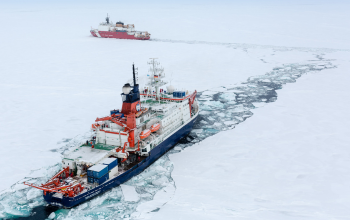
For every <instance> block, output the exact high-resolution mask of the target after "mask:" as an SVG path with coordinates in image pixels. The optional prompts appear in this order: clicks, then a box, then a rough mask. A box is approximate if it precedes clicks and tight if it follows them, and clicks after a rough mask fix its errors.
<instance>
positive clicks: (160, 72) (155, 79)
mask: <svg viewBox="0 0 350 220" xmlns="http://www.w3.org/2000/svg"><path fill="white" fill-rule="evenodd" d="M150 59H151V61H150V62H148V64H150V65H151V67H150V69H149V70H148V71H149V72H150V83H148V85H149V86H153V87H155V90H156V99H159V98H160V93H159V87H161V86H163V85H165V84H166V82H164V81H163V80H162V79H163V78H164V77H165V74H164V68H163V67H158V66H159V62H157V61H156V59H157V58H150Z"/></svg>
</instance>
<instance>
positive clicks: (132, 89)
mask: <svg viewBox="0 0 350 220" xmlns="http://www.w3.org/2000/svg"><path fill="white" fill-rule="evenodd" d="M149 64H150V65H151V66H150V70H149V74H148V78H147V80H148V82H147V83H146V85H145V87H143V88H142V90H140V88H139V84H137V80H136V72H135V68H134V65H133V83H132V85H130V84H128V83H127V84H125V85H124V86H123V88H122V94H121V96H122V101H123V105H122V108H121V110H119V109H118V110H117V109H114V110H111V111H110V114H109V115H108V116H106V117H102V118H96V120H95V123H93V124H92V126H91V130H92V135H91V138H90V139H89V140H86V141H85V142H84V143H82V144H81V145H80V146H79V147H77V148H74V149H73V150H71V151H70V152H68V153H66V154H64V157H63V159H62V170H61V171H60V172H58V173H57V174H56V175H54V176H53V177H52V178H50V179H49V180H48V181H47V182H46V183H45V184H41V185H35V184H32V183H26V182H25V183H24V184H26V185H29V186H31V187H34V188H37V189H41V190H43V196H44V199H45V201H46V202H47V203H48V204H50V205H54V206H59V207H64V208H71V207H73V206H76V205H78V204H80V203H82V202H84V201H87V200H89V199H91V198H93V197H95V196H97V195H99V194H101V193H103V192H105V191H106V190H109V189H111V188H113V187H116V186H119V185H120V184H122V183H124V182H126V181H127V180H129V179H130V178H132V177H134V176H135V175H138V174H139V173H141V172H142V171H143V170H144V169H146V168H147V167H148V166H149V165H151V164H152V163H153V162H154V161H156V160H157V159H158V158H159V157H161V156H162V155H163V154H164V153H166V152H167V151H168V150H169V149H170V148H172V147H173V146H174V145H175V144H176V143H177V142H178V141H179V140H180V139H182V138H183V137H185V136H186V135H188V134H189V132H190V131H191V129H192V127H193V125H194V123H195V121H196V119H197V117H198V114H199V105H198V102H197V100H196V94H197V92H196V91H193V92H189V91H184V90H175V89H174V87H173V86H171V85H170V86H167V87H166V84H167V82H166V81H165V73H164V69H163V68H161V67H160V66H159V63H158V62H157V61H156V60H155V59H154V58H152V59H151V61H150V62H149Z"/></svg>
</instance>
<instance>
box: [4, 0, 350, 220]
mask: <svg viewBox="0 0 350 220" xmlns="http://www.w3.org/2000/svg"><path fill="white" fill-rule="evenodd" d="M307 3H309V4H307ZM0 6H1V7H0V12H1V17H2V19H0V24H1V27H2V28H3V30H6V33H12V34H2V35H1V36H0V40H1V42H2V45H1V50H2V53H1V55H0V57H1V63H0V69H1V76H2V77H1V79H2V80H1V87H0V91H1V96H0V101H1V105H0V106H1V107H0V109H1V114H0V122H1V124H2V125H3V126H2V127H1V129H2V130H1V132H0V135H1V136H0V137H1V140H2V146H1V156H0V158H1V160H0V165H1V167H2V169H0V181H1V184H0V191H1V192H0V219H6V218H14V217H28V219H30V218H32V219H38V218H36V217H38V216H39V213H34V212H35V211H33V210H39V209H38V208H42V207H44V208H43V209H45V208H46V207H45V203H44V201H43V198H42V196H41V194H40V191H39V190H35V189H30V188H28V187H26V186H23V185H22V184H21V183H22V182H23V181H29V182H33V183H38V184H39V183H43V182H45V181H46V180H47V179H48V178H49V177H50V176H52V175H53V174H54V173H55V172H57V170H59V169H60V165H59V163H60V160H61V155H62V154H63V153H64V152H66V151H67V150H69V149H71V148H72V147H74V146H76V145H78V144H79V143H81V142H82V141H84V140H85V139H86V137H88V136H89V130H88V129H89V127H90V126H91V123H92V122H93V121H94V119H95V118H96V117H101V116H104V115H106V114H108V112H109V110H110V109H114V108H118V106H117V105H118V103H120V101H121V97H120V96H119V94H120V92H121V91H119V88H121V86H122V85H123V84H124V83H125V82H126V81H128V80H129V79H128V77H126V75H127V76H129V75H128V73H130V68H131V64H132V63H135V64H136V66H137V67H138V68H139V75H140V76H142V74H146V71H147V67H146V63H147V61H148V58H149V57H158V58H159V59H160V61H161V62H162V64H163V66H164V67H165V70H166V71H167V73H169V74H171V75H172V78H173V79H172V84H174V85H175V86H179V87H185V88H190V89H197V91H198V92H199V93H198V100H199V103H200V106H201V112H200V116H199V118H198V120H197V123H196V125H195V127H194V129H193V131H192V132H191V134H190V135H189V136H188V137H186V138H185V139H183V140H182V141H181V142H180V143H179V144H178V145H177V146H176V148H174V150H172V151H170V152H169V153H168V154H167V155H165V156H163V157H162V158H160V159H159V160H158V161H157V162H156V163H155V164H153V165H152V166H150V167H149V168H148V169H146V170H145V171H144V172H143V173H142V174H140V175H138V176H136V177H134V178H132V179H131V180H130V181H128V182H127V183H125V184H126V186H127V187H126V188H128V189H132V190H131V194H127V195H126V194H125V195H124V191H123V190H122V187H117V188H114V189H113V190H111V191H108V192H106V193H104V194H103V195H101V196H98V197H96V198H94V199H92V200H90V201H88V202H86V203H84V204H82V205H79V206H77V207H74V208H73V209H70V210H64V209H56V210H49V211H47V214H46V216H45V217H44V218H55V219H148V218H152V219H179V218H182V219H196V218H201V219H219V218H220V219H232V218H237V219H247V218H248V219H256V218H260V219H290V218H296V219H332V218H333V219H342V218H348V217H349V216H350V213H348V211H347V208H346V204H349V200H348V198H349V196H348V194H349V192H348V190H347V188H348V187H347V186H348V185H349V178H348V175H347V170H348V168H349V164H348V162H347V158H348V152H347V147H346V143H349V142H350V141H349V138H348V135H347V133H349V120H348V119H349V118H348V117H349V116H348V111H349V105H348V104H347V101H346V100H348V99H349V92H348V89H347V88H348V82H349V77H348V74H346V73H347V72H348V70H349V68H350V67H349V57H350V56H349V51H348V49H350V45H349V41H348V39H349V37H350V36H349V35H350V33H349V30H348V29H346V27H347V26H348V25H349V20H350V18H349V16H350V13H349V5H348V4H347V3H346V2H345V3H341V2H334V1H332V2H331V1H322V2H319V1H317V2H316V1H306V2H305V1H303V2H298V1H293V2H290V3H287V2H285V3H284V4H282V3H279V4H277V3H275V2H269V1H266V2H265V3H258V2H254V3H249V2H248V3H240V4H238V3H227V2H215V4H214V3H211V2H206V3H203V2H192V3H191V2H186V4H182V3H181V2H179V3H155V2H147V4H146V3H139V4H137V5H131V3H118V4H117V3H113V2H111V3H108V4H104V3H99V4H92V3H84V7H82V6H81V5H80V4H79V3H67V2H61V3H55V4H54V3H52V4H49V3H46V4H44V3H40V2H33V3H32V4H29V3H23V4H15V3H11V4H10V3H7V4H6V3H4V2H2V3H0ZM112 8H113V9H112ZM124 8H128V10H124ZM107 12H108V13H109V14H110V15H111V17H112V19H113V20H124V21H125V22H132V23H135V25H136V26H137V27H138V29H140V30H143V29H144V30H148V31H149V32H150V33H152V36H151V39H152V40H151V41H143V42H138V41H124V40H116V39H96V38H93V37H90V36H89V29H90V26H94V25H97V24H98V23H99V22H100V21H101V20H102V19H103V18H104V16H105V14H106V13H107ZM208 14H210V15H211V16H208ZM62 15H64V16H62ZM336 15H337V16H336ZM160 17H161V19H159V18H160ZM14 24H21V25H14ZM180 24H181V25H180ZM39 27H41V28H40V29H38V28H39ZM44 27H45V28H44ZM208 27H215V28H216V29H215V31H208ZM19 29H20V31H21V32H20V33H22V34H13V33H19V32H18V31H19ZM24 35H25V36H24ZM129 78H130V77H129ZM213 146H214V147H215V148H213ZM224 152H225V153H224ZM214 185H215V186H217V187H213V186H214ZM129 192H130V191H129ZM135 193H136V194H137V195H136V194H135ZM43 209H40V210H43Z"/></svg>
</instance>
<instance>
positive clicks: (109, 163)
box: [100, 158, 118, 171]
mask: <svg viewBox="0 0 350 220" xmlns="http://www.w3.org/2000/svg"><path fill="white" fill-rule="evenodd" d="M100 164H104V165H107V166H108V171H110V170H111V169H113V168H114V167H116V166H117V165H118V159H117V158H105V159H103V160H102V161H101V162H100Z"/></svg>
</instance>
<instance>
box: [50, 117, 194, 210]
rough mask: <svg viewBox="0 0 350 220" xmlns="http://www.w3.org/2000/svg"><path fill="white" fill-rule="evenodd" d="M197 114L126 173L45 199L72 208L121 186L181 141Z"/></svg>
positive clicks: (55, 204) (190, 128)
mask: <svg viewBox="0 0 350 220" xmlns="http://www.w3.org/2000/svg"><path fill="white" fill-rule="evenodd" d="M197 116H198V113H197V114H196V115H195V116H194V117H193V118H192V119H191V121H189V122H188V123H187V124H186V125H184V126H182V127H181V128H180V129H179V130H178V131H176V132H175V133H174V134H172V135H171V136H170V137H168V138H167V139H166V140H164V141H163V142H162V143H160V144H159V145H158V146H156V147H155V148H154V149H152V150H151V151H150V153H149V156H148V157H147V158H145V159H144V160H142V161H141V162H140V163H138V164H136V165H135V166H133V167H132V168H131V169H129V170H128V171H126V172H125V173H122V174H121V175H119V176H117V177H115V178H113V179H111V180H109V181H107V182H105V183H103V184H101V185H99V186H97V187H95V188H94V189H91V190H89V191H87V192H85V193H82V194H80V195H78V196H75V197H72V198H71V197H63V198H62V199H61V198H56V197H53V193H46V195H44V199H45V201H46V202H47V203H49V204H50V205H53V206H59V207H63V208H71V207H73V206H76V205H79V204H80V203H83V202H85V201H87V200H89V199H91V198H93V197H95V196H97V195H100V194H101V193H103V192H105V191H107V190H110V189H112V188H114V187H117V186H119V185H120V184H123V183H124V182H126V181H128V180H129V179H131V178H132V177H134V176H136V175H138V174H140V173H141V172H142V171H143V170H145V169H146V168H147V167H148V166H150V165H151V164H152V163H153V162H155V161H156V160H157V159H158V158H160V157H161V156H162V155H163V154H165V153H166V152H167V151H168V150H169V149H171V148H172V147H173V146H174V145H176V144H177V143H178V142H179V141H180V139H182V138H183V137H185V136H187V135H188V134H189V133H190V131H191V130H192V127H193V125H194V123H195V121H196V119H197Z"/></svg>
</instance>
